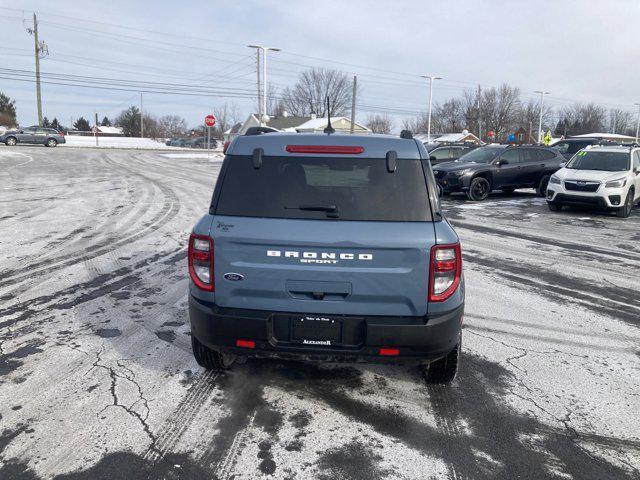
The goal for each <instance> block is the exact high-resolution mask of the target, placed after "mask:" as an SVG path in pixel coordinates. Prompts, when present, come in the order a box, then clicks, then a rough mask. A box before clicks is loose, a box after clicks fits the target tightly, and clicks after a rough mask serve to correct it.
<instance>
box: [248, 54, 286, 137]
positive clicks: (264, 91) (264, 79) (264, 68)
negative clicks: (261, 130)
mask: <svg viewBox="0 0 640 480" xmlns="http://www.w3.org/2000/svg"><path fill="white" fill-rule="evenodd" d="M248 46H249V48H255V49H260V50H262V53H263V57H262V72H263V77H262V84H263V85H262V113H263V115H264V116H266V115H267V52H268V51H269V50H271V51H272V52H279V51H280V49H279V48H273V47H265V46H264V45H248ZM258 68H260V67H258ZM259 103H260V99H259V98H258V104H259ZM258 109H259V107H258ZM262 123H264V124H265V125H266V124H267V122H266V121H264V118H263V117H262V116H260V124H262Z"/></svg>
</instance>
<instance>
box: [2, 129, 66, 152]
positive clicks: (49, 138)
mask: <svg viewBox="0 0 640 480" xmlns="http://www.w3.org/2000/svg"><path fill="white" fill-rule="evenodd" d="M0 142H2V143H4V144H5V145H7V146H8V147H13V146H15V145H17V144H18V143H29V144H35V145H44V146H46V147H56V146H58V144H59V143H66V140H65V138H64V133H62V132H59V131H58V130H56V129H55V128H45V127H38V126H33V127H27V128H23V129H20V130H9V131H7V132H6V133H4V134H3V135H0Z"/></svg>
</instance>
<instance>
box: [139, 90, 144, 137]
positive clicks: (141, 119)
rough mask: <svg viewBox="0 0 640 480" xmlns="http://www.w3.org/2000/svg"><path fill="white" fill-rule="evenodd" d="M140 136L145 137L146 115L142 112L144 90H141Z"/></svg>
mask: <svg viewBox="0 0 640 480" xmlns="http://www.w3.org/2000/svg"><path fill="white" fill-rule="evenodd" d="M140 138H144V116H143V113H142V92H140Z"/></svg>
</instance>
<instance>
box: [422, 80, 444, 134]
mask: <svg viewBox="0 0 640 480" xmlns="http://www.w3.org/2000/svg"><path fill="white" fill-rule="evenodd" d="M422 78H428V79H429V111H428V114H427V143H430V142H431V105H432V103H433V81H434V80H442V77H436V76H435V75H422Z"/></svg>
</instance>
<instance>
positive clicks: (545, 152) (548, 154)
mask: <svg viewBox="0 0 640 480" xmlns="http://www.w3.org/2000/svg"><path fill="white" fill-rule="evenodd" d="M538 153H539V154H540V156H541V157H542V159H543V160H551V159H553V158H556V154H555V153H553V152H550V151H549V150H538Z"/></svg>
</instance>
